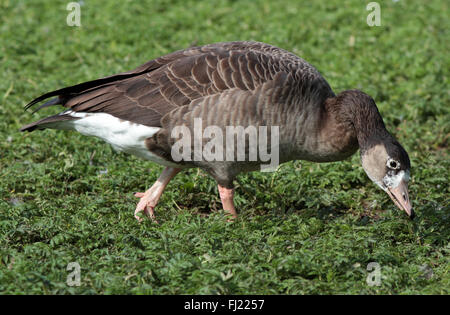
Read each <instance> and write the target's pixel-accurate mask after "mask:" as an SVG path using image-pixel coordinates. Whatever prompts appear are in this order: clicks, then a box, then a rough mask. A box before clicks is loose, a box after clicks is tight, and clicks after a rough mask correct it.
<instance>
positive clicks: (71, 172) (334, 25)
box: [0, 0, 450, 294]
mask: <svg viewBox="0 0 450 315" xmlns="http://www.w3.org/2000/svg"><path fill="white" fill-rule="evenodd" d="M68 2H69V1H51V2H50V1H44V0H41V1H37V0H36V1H28V0H27V1H24V0H0V73H1V80H0V116H1V120H0V169H1V173H0V257H1V260H0V293H2V294H5V293H8V294H40V293H44V294H72V293H75V294H78V293H79V294H91V293H107V294H110V293H149V294H167V293H173V294H309V293H314V294H337V293H340V294H342V293H350V294H449V293H450V274H449V271H450V270H449V269H450V267H449V266H450V265H449V254H450V245H449V239H450V235H449V234H450V233H449V232H450V225H449V222H450V206H449V169H450V163H449V157H448V153H449V152H448V142H449V133H450V126H449V121H450V115H449V105H450V102H449V100H450V92H449V82H448V79H449V69H450V64H449V63H450V59H449V58H448V51H449V50H450V45H449V40H448V39H449V38H450V34H449V29H450V27H449V22H448V21H449V20H448V9H449V8H448V1H445V0H442V1H427V2H426V5H425V4H423V3H425V2H423V1H408V2H406V1H403V0H400V1H380V5H381V23H382V26H380V27H369V26H367V24H366V17H367V15H368V14H369V12H368V11H366V9H365V6H366V4H367V3H368V2H370V1H366V2H367V3H366V2H364V1H360V0H355V1H337V0H335V1H330V0H328V1H287V0H286V1H269V0H261V1H257V0H252V1H232V0H229V1H226V0H222V1H195V0H167V1H163V0H158V1H114V2H113V1H92V0H84V5H83V6H82V7H81V12H82V16H81V24H82V26H81V27H69V26H67V25H66V16H67V14H68V11H66V5H67V3H68ZM230 40H257V41H263V42H267V43H271V44H274V45H277V46H279V47H282V48H285V49H287V50H289V51H292V52H294V53H296V54H298V55H300V56H301V57H303V58H304V59H306V60H308V61H309V62H310V63H312V64H313V65H315V66H316V67H317V68H318V69H319V71H320V72H321V73H322V74H323V75H324V76H325V78H326V79H327V80H328V82H329V83H330V85H331V86H332V87H333V89H334V90H335V92H340V91H342V90H345V89H351V88H358V89H361V90H363V91H365V92H366V93H368V94H370V95H371V96H372V97H373V98H374V99H375V100H376V102H377V105H378V107H379V109H380V112H381V114H382V116H383V118H384V120H385V122H386V124H387V126H388V129H389V130H390V131H391V132H392V133H393V134H394V135H395V136H396V137H397V138H398V139H399V141H400V142H401V143H402V144H403V146H404V147H405V148H406V150H407V151H408V152H409V155H410V158H411V162H412V180H411V182H410V196H411V198H412V199H413V205H414V207H415V209H416V213H417V217H416V219H415V221H413V222H412V221H410V220H408V218H407V216H406V215H405V213H402V212H400V211H399V210H397V209H396V208H395V205H394V204H393V203H392V202H391V201H390V200H389V198H388V196H387V195H386V194H385V193H384V192H382V191H381V190H380V189H378V188H377V187H375V185H374V184H373V183H371V182H370V180H369V179H368V178H367V177H366V175H365V174H364V171H363V170H362V168H361V165H360V162H359V156H358V154H355V155H354V156H353V157H352V158H351V159H349V160H346V161H343V162H338V163H328V164H314V163H308V162H304V161H295V162H290V163H286V164H283V165H282V166H281V167H280V169H279V170H278V171H277V172H275V173H270V174H267V173H251V174H246V175H242V176H241V177H240V178H239V184H238V185H237V195H236V204H237V207H238V209H239V211H240V217H239V219H238V220H237V221H236V222H234V223H229V222H227V221H226V220H225V219H224V216H223V213H221V212H220V211H218V210H219V209H220V200H219V198H218V193H217V188H216V185H215V182H214V181H213V180H212V179H211V178H210V177H208V176H207V175H206V174H205V173H204V172H202V171H198V170H189V171H187V172H184V173H182V174H179V175H178V176H177V177H176V178H175V179H174V180H173V181H172V182H171V184H170V185H169V186H168V189H167V190H166V193H165V194H164V195H163V198H162V200H161V202H160V204H159V206H158V208H157V215H158V217H159V221H160V224H159V225H156V224H153V223H151V222H150V221H145V222H144V223H142V224H139V223H137V222H136V220H135V219H134V217H133V211H134V208H135V204H136V202H137V200H136V198H134V197H133V192H136V191H143V190H145V189H146V188H148V187H149V186H150V185H151V184H152V182H153V181H154V180H155V179H156V178H157V177H158V173H159V172H160V171H161V169H162V167H160V166H158V165H155V164H152V163H150V162H146V161H142V160H138V159H136V158H134V157H132V156H127V155H124V154H118V153H115V152H114V151H113V150H112V149H111V148H110V147H109V146H108V145H106V144H104V143H102V142H101V141H99V140H97V139H93V138H88V137H83V136H81V135H79V134H76V133H72V132H62V131H55V130H46V131H42V132H34V133H30V134H29V133H27V134H22V133H20V132H19V130H18V129H19V127H20V126H21V125H23V124H25V123H29V122H31V121H34V120H37V119H38V118H41V117H44V116H47V115H50V114H53V113H56V112H58V109H56V108H49V109H46V110H43V111H41V112H39V113H37V114H33V115H31V113H30V112H23V106H24V105H25V104H26V103H27V102H28V101H30V100H31V99H33V98H34V97H36V96H39V95H40V94H42V93H44V92H47V91H51V90H54V89H57V88H61V87H64V86H68V85H71V84H75V83H79V82H83V81H87V80H91V79H96V78H98V77H102V76H106V75H110V74H114V73H117V72H121V71H126V70H129V69H132V68H135V67H136V66H138V65H140V64H142V63H144V62H145V61H147V60H150V59H152V58H155V57H158V56H160V55H163V54H166V53H169V52H172V51H174V50H177V49H182V48H185V47H188V46H190V45H200V44H207V43H212V42H218V41H230ZM205 214H208V215H205ZM69 262H78V263H79V264H80V266H81V285H80V286H79V287H75V286H74V287H70V286H68V285H67V284H66V278H67V275H68V274H69V271H67V270H66V267H67V264H68V263H69ZM369 262H377V263H379V265H380V266H381V274H382V280H381V285H380V286H369V285H367V283H366V278H367V276H368V271H367V270H366V267H367V264H368V263H369ZM425 267H426V269H427V270H428V271H424V268H425ZM430 270H432V273H431V271H430Z"/></svg>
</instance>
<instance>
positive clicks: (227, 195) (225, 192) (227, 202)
mask: <svg viewBox="0 0 450 315" xmlns="http://www.w3.org/2000/svg"><path fill="white" fill-rule="evenodd" d="M217 187H218V188H219V194H220V200H221V201H222V206H223V210H225V212H227V213H228V214H229V215H231V217H232V219H236V218H237V212H236V208H235V207H234V202H233V197H234V188H231V189H230V188H226V187H223V186H220V185H217Z"/></svg>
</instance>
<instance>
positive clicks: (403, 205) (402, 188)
mask: <svg viewBox="0 0 450 315" xmlns="http://www.w3.org/2000/svg"><path fill="white" fill-rule="evenodd" d="M387 193H388V195H389V197H391V199H392V200H393V201H394V203H395V204H396V206H397V207H399V208H400V209H401V210H404V211H405V212H406V213H407V214H408V216H409V218H410V219H414V216H415V215H414V210H413V208H412V206H411V202H410V200H409V196H408V183H407V182H406V181H404V180H403V179H402V180H401V181H400V183H399V184H398V186H397V187H395V188H388V189H387Z"/></svg>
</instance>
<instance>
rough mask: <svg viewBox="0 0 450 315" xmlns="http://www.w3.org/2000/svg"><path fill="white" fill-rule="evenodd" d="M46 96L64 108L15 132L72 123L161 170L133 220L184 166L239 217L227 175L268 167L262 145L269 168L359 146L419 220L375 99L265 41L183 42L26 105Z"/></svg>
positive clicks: (343, 154)
mask: <svg viewBox="0 0 450 315" xmlns="http://www.w3.org/2000/svg"><path fill="white" fill-rule="evenodd" d="M49 98H51V99H50V100H49V101H47V102H45V103H44V104H42V105H41V106H39V107H38V108H37V109H36V110H35V111H34V112H36V111H37V110H40V109H42V108H45V107H48V106H54V105H62V106H64V107H65V108H66V110H65V111H63V112H61V113H59V114H57V115H53V116H49V117H46V118H43V119H41V120H38V121H36V122H33V123H31V124H28V125H25V126H23V127H22V128H21V131H29V132H31V131H33V130H41V129H46V128H51V129H60V130H75V131H78V132H79V133H81V134H84V135H88V136H95V137H98V138H100V139H102V140H104V141H105V142H107V143H109V144H111V145H112V146H113V148H114V149H116V150H118V151H123V152H126V153H130V154H133V155H135V156H137V157H140V158H143V159H146V160H150V161H152V162H155V163H158V164H160V165H163V166H165V168H164V170H163V171H162V173H161V174H160V176H159V178H158V179H157V181H156V182H155V183H154V184H153V185H152V186H151V187H150V188H149V189H148V190H147V191H145V192H143V193H141V192H139V193H136V194H135V196H136V197H138V198H140V200H139V202H138V204H137V207H136V209H135V212H134V216H135V217H136V219H137V220H139V221H141V220H142V218H141V216H140V213H141V212H143V213H144V214H145V215H146V216H148V217H150V218H151V219H153V220H154V221H156V217H155V207H156V205H157V203H158V201H159V199H160V197H161V195H162V193H163V191H164V189H165V188H166V186H167V184H168V183H169V182H170V180H171V179H172V178H173V177H174V176H175V175H176V174H177V173H179V172H180V171H181V170H183V169H187V168H193V167H197V168H201V169H203V170H204V171H206V172H207V173H208V174H209V175H211V176H212V177H213V178H214V179H215V180H216V182H217V184H218V191H219V194H220V199H221V202H222V206H223V210H224V211H225V213H226V214H227V215H228V216H229V219H230V220H234V218H236V217H237V211H236V208H235V206H234V202H233V197H234V186H233V181H234V180H235V178H236V176H237V175H238V174H240V173H242V172H251V171H256V170H265V169H264V168H265V167H266V166H267V165H268V164H267V162H268V157H267V156H268V154H269V153H268V152H269V151H270V154H269V158H270V159H273V160H274V161H275V163H272V162H271V165H272V164H274V165H275V166H276V165H277V164H280V163H284V162H287V161H291V160H307V161H313V162H319V163H323V162H333V161H340V160H343V159H346V158H348V157H350V156H351V155H353V154H354V153H355V152H356V151H357V150H358V149H359V150H360V159H361V163H362V167H363V169H364V171H365V172H366V174H367V175H368V177H369V178H370V179H371V180H372V181H373V182H374V183H375V184H376V185H377V186H378V187H380V188H381V189H382V190H384V191H385V192H386V193H387V194H388V195H389V197H390V198H391V199H392V200H393V202H394V204H395V205H396V206H397V207H398V208H400V209H401V210H404V211H405V212H406V213H407V215H408V216H409V217H410V218H411V219H412V218H413V217H414V211H413V209H412V206H411V202H410V199H409V196H408V182H409V179H410V160H409V157H408V154H407V152H406V151H405V149H404V148H403V147H402V146H401V145H400V143H399V142H398V141H397V140H396V139H395V138H394V137H393V136H392V135H391V134H390V133H389V132H388V131H387V129H386V127H385V125H384V122H383V119H382V117H381V115H380V113H379V111H378V108H377V106H376V104H375V101H374V100H373V99H372V98H371V97H370V96H369V95H367V94H365V93H364V92H362V91H359V90H356V89H354V90H346V91H343V92H341V93H339V94H338V95H335V94H334V92H333V90H332V89H331V87H330V85H329V84H328V83H327V81H326V80H325V79H324V78H323V77H322V75H321V74H320V73H319V72H318V71H317V70H316V68H314V67H313V66H312V65H310V64H309V63H308V62H306V61H305V60H303V59H302V58H300V57H298V56H296V55H295V54H293V53H290V52H288V51H286V50H284V49H281V48H278V47H275V46H272V45H269V44H265V43H260V42H254V41H236V42H222V43H214V44H209V45H204V46H198V47H190V48H187V49H184V50H179V51H176V52H173V53H170V54H168V55H165V56H162V57H159V58H156V59H154V60H151V61H148V62H147V63H145V64H143V65H141V66H139V67H138V68H136V69H134V70H131V71H128V72H123V73H119V74H116V75H112V76H107V77H104V78H100V79H97V80H93V81H88V82H84V83H80V84H77V85H73V86H69V87H65V88H62V89H59V90H56V91H52V92H49V93H46V94H44V95H42V96H39V97H38V98H36V99H34V100H33V101H31V102H30V103H29V104H27V105H26V106H25V110H26V109H28V108H30V107H32V106H33V105H35V104H38V103H40V102H42V101H44V100H46V99H49ZM34 112H33V113H34ZM233 128H234V130H233ZM230 130H231V131H230ZM236 130H237V131H236ZM258 133H259V134H258ZM255 139H256V140H255ZM213 140H214V141H213ZM264 140H265V141H264ZM239 141H240V142H239ZM234 143H236V146H234ZM238 144H240V146H238ZM230 146H231V149H230ZM268 147H270V150H269V148H268ZM199 148H200V149H199ZM202 148H203V149H202ZM263 149H264V150H263ZM255 153H256V154H255ZM259 153H260V154H259ZM272 166H273V165H272ZM269 168H270V167H269ZM272 169H273V168H272ZM156 222H157V221H156Z"/></svg>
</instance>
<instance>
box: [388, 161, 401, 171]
mask: <svg viewBox="0 0 450 315" xmlns="http://www.w3.org/2000/svg"><path fill="white" fill-rule="evenodd" d="M386 165H387V167H389V168H390V169H393V170H397V169H399V168H400V162H399V161H396V160H394V159H388V161H387V163H386Z"/></svg>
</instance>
